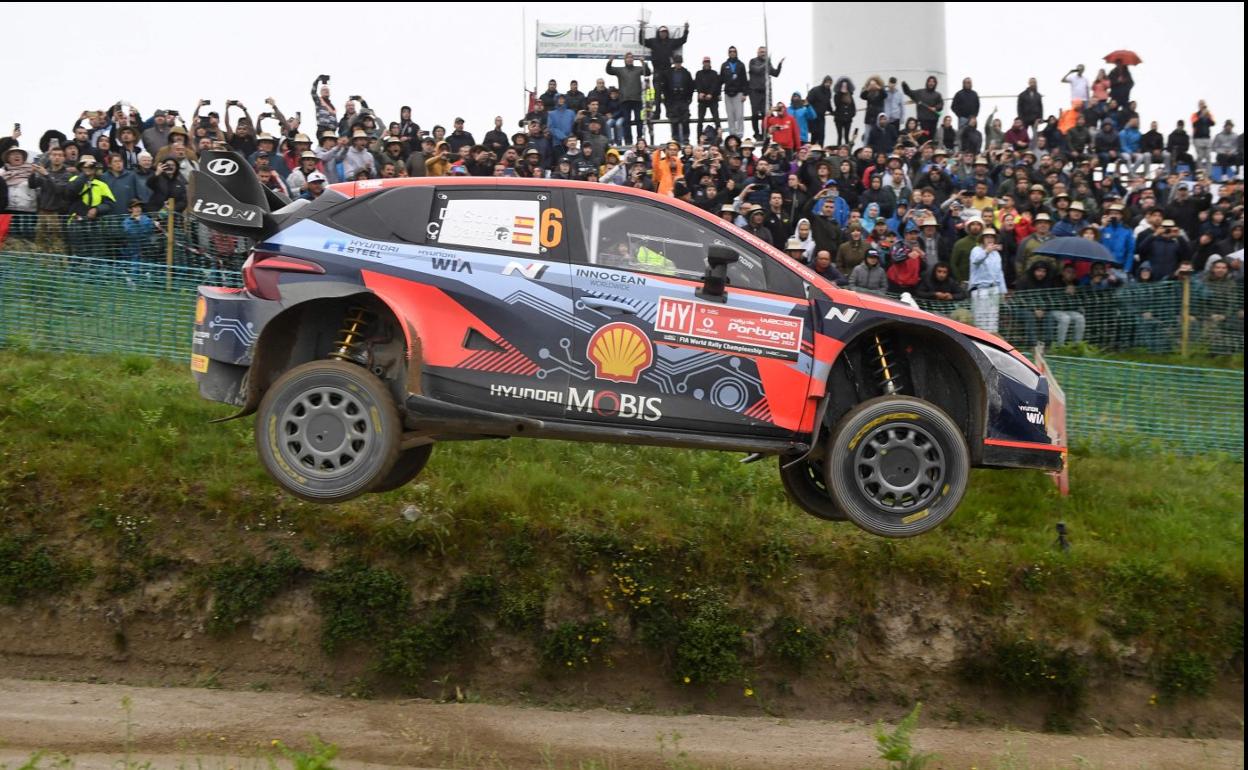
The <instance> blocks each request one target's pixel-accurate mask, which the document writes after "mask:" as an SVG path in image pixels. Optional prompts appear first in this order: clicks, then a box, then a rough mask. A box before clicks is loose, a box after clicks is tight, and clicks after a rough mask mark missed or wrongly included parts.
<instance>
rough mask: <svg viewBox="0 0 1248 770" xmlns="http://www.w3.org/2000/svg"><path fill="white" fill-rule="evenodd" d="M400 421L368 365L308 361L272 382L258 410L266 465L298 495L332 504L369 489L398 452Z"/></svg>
mask: <svg viewBox="0 0 1248 770" xmlns="http://www.w3.org/2000/svg"><path fill="white" fill-rule="evenodd" d="M402 429H403V424H402V422H401V421H400V419H399V414H398V410H397V409H396V408H395V405H394V399H393V398H392V397H391V395H390V392H389V391H388V390H387V389H386V387H385V386H384V385H383V384H382V383H381V380H379V379H377V378H376V377H374V376H373V375H372V374H370V373H369V372H368V371H367V370H365V369H363V368H361V367H359V366H357V365H355V364H350V363H346V362H344V361H312V362H310V363H306V364H302V365H300V366H297V367H295V368H294V369H291V370H290V371H288V372H286V373H285V374H283V375H282V376H281V377H279V378H278V379H277V381H276V382H274V383H273V385H272V387H270V388H269V389H268V391H267V392H266V393H265V394H264V399H263V400H262V401H261V402H260V409H259V410H258V411H257V412H256V449H257V451H258V452H259V454H260V460H261V462H262V463H263V464H264V467H265V469H266V470H267V471H268V472H269V475H271V476H272V477H273V478H274V479H276V480H277V482H278V483H279V484H281V485H282V486H283V487H285V488H286V490H287V491H289V492H290V493H291V494H293V495H295V496H296V497H300V498H303V499H304V500H310V501H312V502H318V503H337V502H342V501H344V500H350V499H352V498H354V497H358V496H360V495H362V494H364V493H365V492H368V491H369V490H370V489H371V488H372V487H373V486H374V485H375V484H377V483H378V482H379V481H381V480H382V479H385V478H386V476H387V474H389V473H390V470H391V469H392V468H393V467H394V465H395V461H396V459H397V458H398V456H399V438H400V436H401V434H402Z"/></svg>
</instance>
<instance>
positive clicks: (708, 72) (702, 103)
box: [694, 56, 724, 136]
mask: <svg viewBox="0 0 1248 770" xmlns="http://www.w3.org/2000/svg"><path fill="white" fill-rule="evenodd" d="M694 90H695V91H698V135H699V136H701V134H703V121H704V120H705V117H706V112H710V117H711V121H713V125H714V126H715V130H716V131H718V130H719V96H720V92H721V91H723V90H724V84H723V80H721V79H720V76H719V71H718V70H715V67H714V66H713V65H711V62H710V56H703V66H701V69H700V70H698V74H696V75H694Z"/></svg>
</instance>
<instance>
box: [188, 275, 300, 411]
mask: <svg viewBox="0 0 1248 770" xmlns="http://www.w3.org/2000/svg"><path fill="white" fill-rule="evenodd" d="M278 309H279V308H278V307H277V303H276V302H264V301H260V300H256V299H255V298H254V297H252V296H251V295H249V294H247V293H246V292H244V291H242V290H241V289H231V288H223V287H217V286H200V287H199V297H198V298H197V299H196V303H195V330H194V333H193V336H192V338H191V371H192V372H193V373H194V375H195V381H196V383H197V384H198V385H199V393H200V395H201V396H203V397H204V398H207V399H209V400H212V401H221V402H223V403H226V404H234V405H235V406H241V405H242V404H243V403H245V401H246V393H245V389H244V381H245V377H246V374H247V370H248V368H249V367H250V366H251V355H252V346H253V345H254V343H255V341H256V338H257V337H258V336H259V333H260V329H261V328H263V327H264V325H265V324H266V323H267V322H268V321H269V319H270V318H272V316H273V315H274V314H275V313H276V312H277V310H278Z"/></svg>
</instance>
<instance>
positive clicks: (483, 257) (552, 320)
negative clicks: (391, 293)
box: [420, 185, 576, 417]
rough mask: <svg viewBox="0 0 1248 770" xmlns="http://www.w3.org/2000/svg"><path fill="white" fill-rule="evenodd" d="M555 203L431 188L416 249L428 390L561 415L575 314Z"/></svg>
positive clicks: (548, 192)
mask: <svg viewBox="0 0 1248 770" xmlns="http://www.w3.org/2000/svg"><path fill="white" fill-rule="evenodd" d="M560 201H561V196H560V194H559V192H558V191H557V190H553V189H549V188H546V189H543V188H534V187H528V186H526V187H523V188H521V187H512V188H507V187H503V188H474V187H464V186H450V185H447V186H442V187H439V188H438V189H437V192H436V194H435V195H434V197H433V204H432V206H433V208H432V211H431V212H430V213H429V219H428V226H427V240H426V243H425V247H424V248H423V249H421V251H420V256H421V257H423V260H422V261H421V267H422V269H423V271H424V273H425V276H426V277H427V282H428V284H429V286H430V287H431V288H432V289H433V290H432V291H429V292H428V296H427V297H425V298H424V301H425V302H426V303H429V304H430V305H432V306H436V307H437V308H438V309H437V311H436V312H434V313H432V314H431V317H432V323H431V324H430V325H429V326H428V328H427V330H426V333H425V334H424V336H423V337H422V341H421V342H422V346H423V349H424V356H425V360H426V366H425V368H424V376H423V384H424V387H425V389H426V394H427V395H430V396H433V397H435V398H440V399H443V400H446V401H450V402H454V403H458V404H463V405H467V406H473V407H477V408H481V409H487V410H489V411H495V412H503V413H506V414H524V415H532V416H538V417H542V416H546V417H558V416H561V415H562V414H563V411H564V408H563V403H564V401H565V399H566V396H567V393H566V390H567V383H568V369H569V367H571V366H572V364H571V363H570V362H569V361H568V357H569V351H570V350H571V348H572V344H573V342H572V341H573V339H574V331H575V329H576V318H575V317H574V315H573V313H572V298H571V284H570V281H569V277H568V263H567V247H566V244H565V243H564V239H563V232H564V228H563V212H562V210H561V207H560ZM430 362H437V364H438V365H430Z"/></svg>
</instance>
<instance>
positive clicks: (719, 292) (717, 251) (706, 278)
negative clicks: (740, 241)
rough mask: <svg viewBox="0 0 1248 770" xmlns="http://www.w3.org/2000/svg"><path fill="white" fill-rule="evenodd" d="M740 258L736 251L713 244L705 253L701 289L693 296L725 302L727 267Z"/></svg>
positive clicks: (726, 299)
mask: <svg viewBox="0 0 1248 770" xmlns="http://www.w3.org/2000/svg"><path fill="white" fill-rule="evenodd" d="M740 258H741V255H740V254H738V253H737V252H736V249H732V248H729V247H727V246H723V245H720V244H715V245H713V246H711V247H710V248H709V249H707V252H706V264H707V268H706V274H705V275H703V276H702V288H701V289H698V291H697V292H695V294H696V295H697V296H698V297H701V298H702V299H708V300H711V301H712V302H727V301H728V298H727V295H726V291H725V288H726V287H727V285H728V266H729V265H731V264H732V263H733V262H736V261H737V260H738V259H740Z"/></svg>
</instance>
